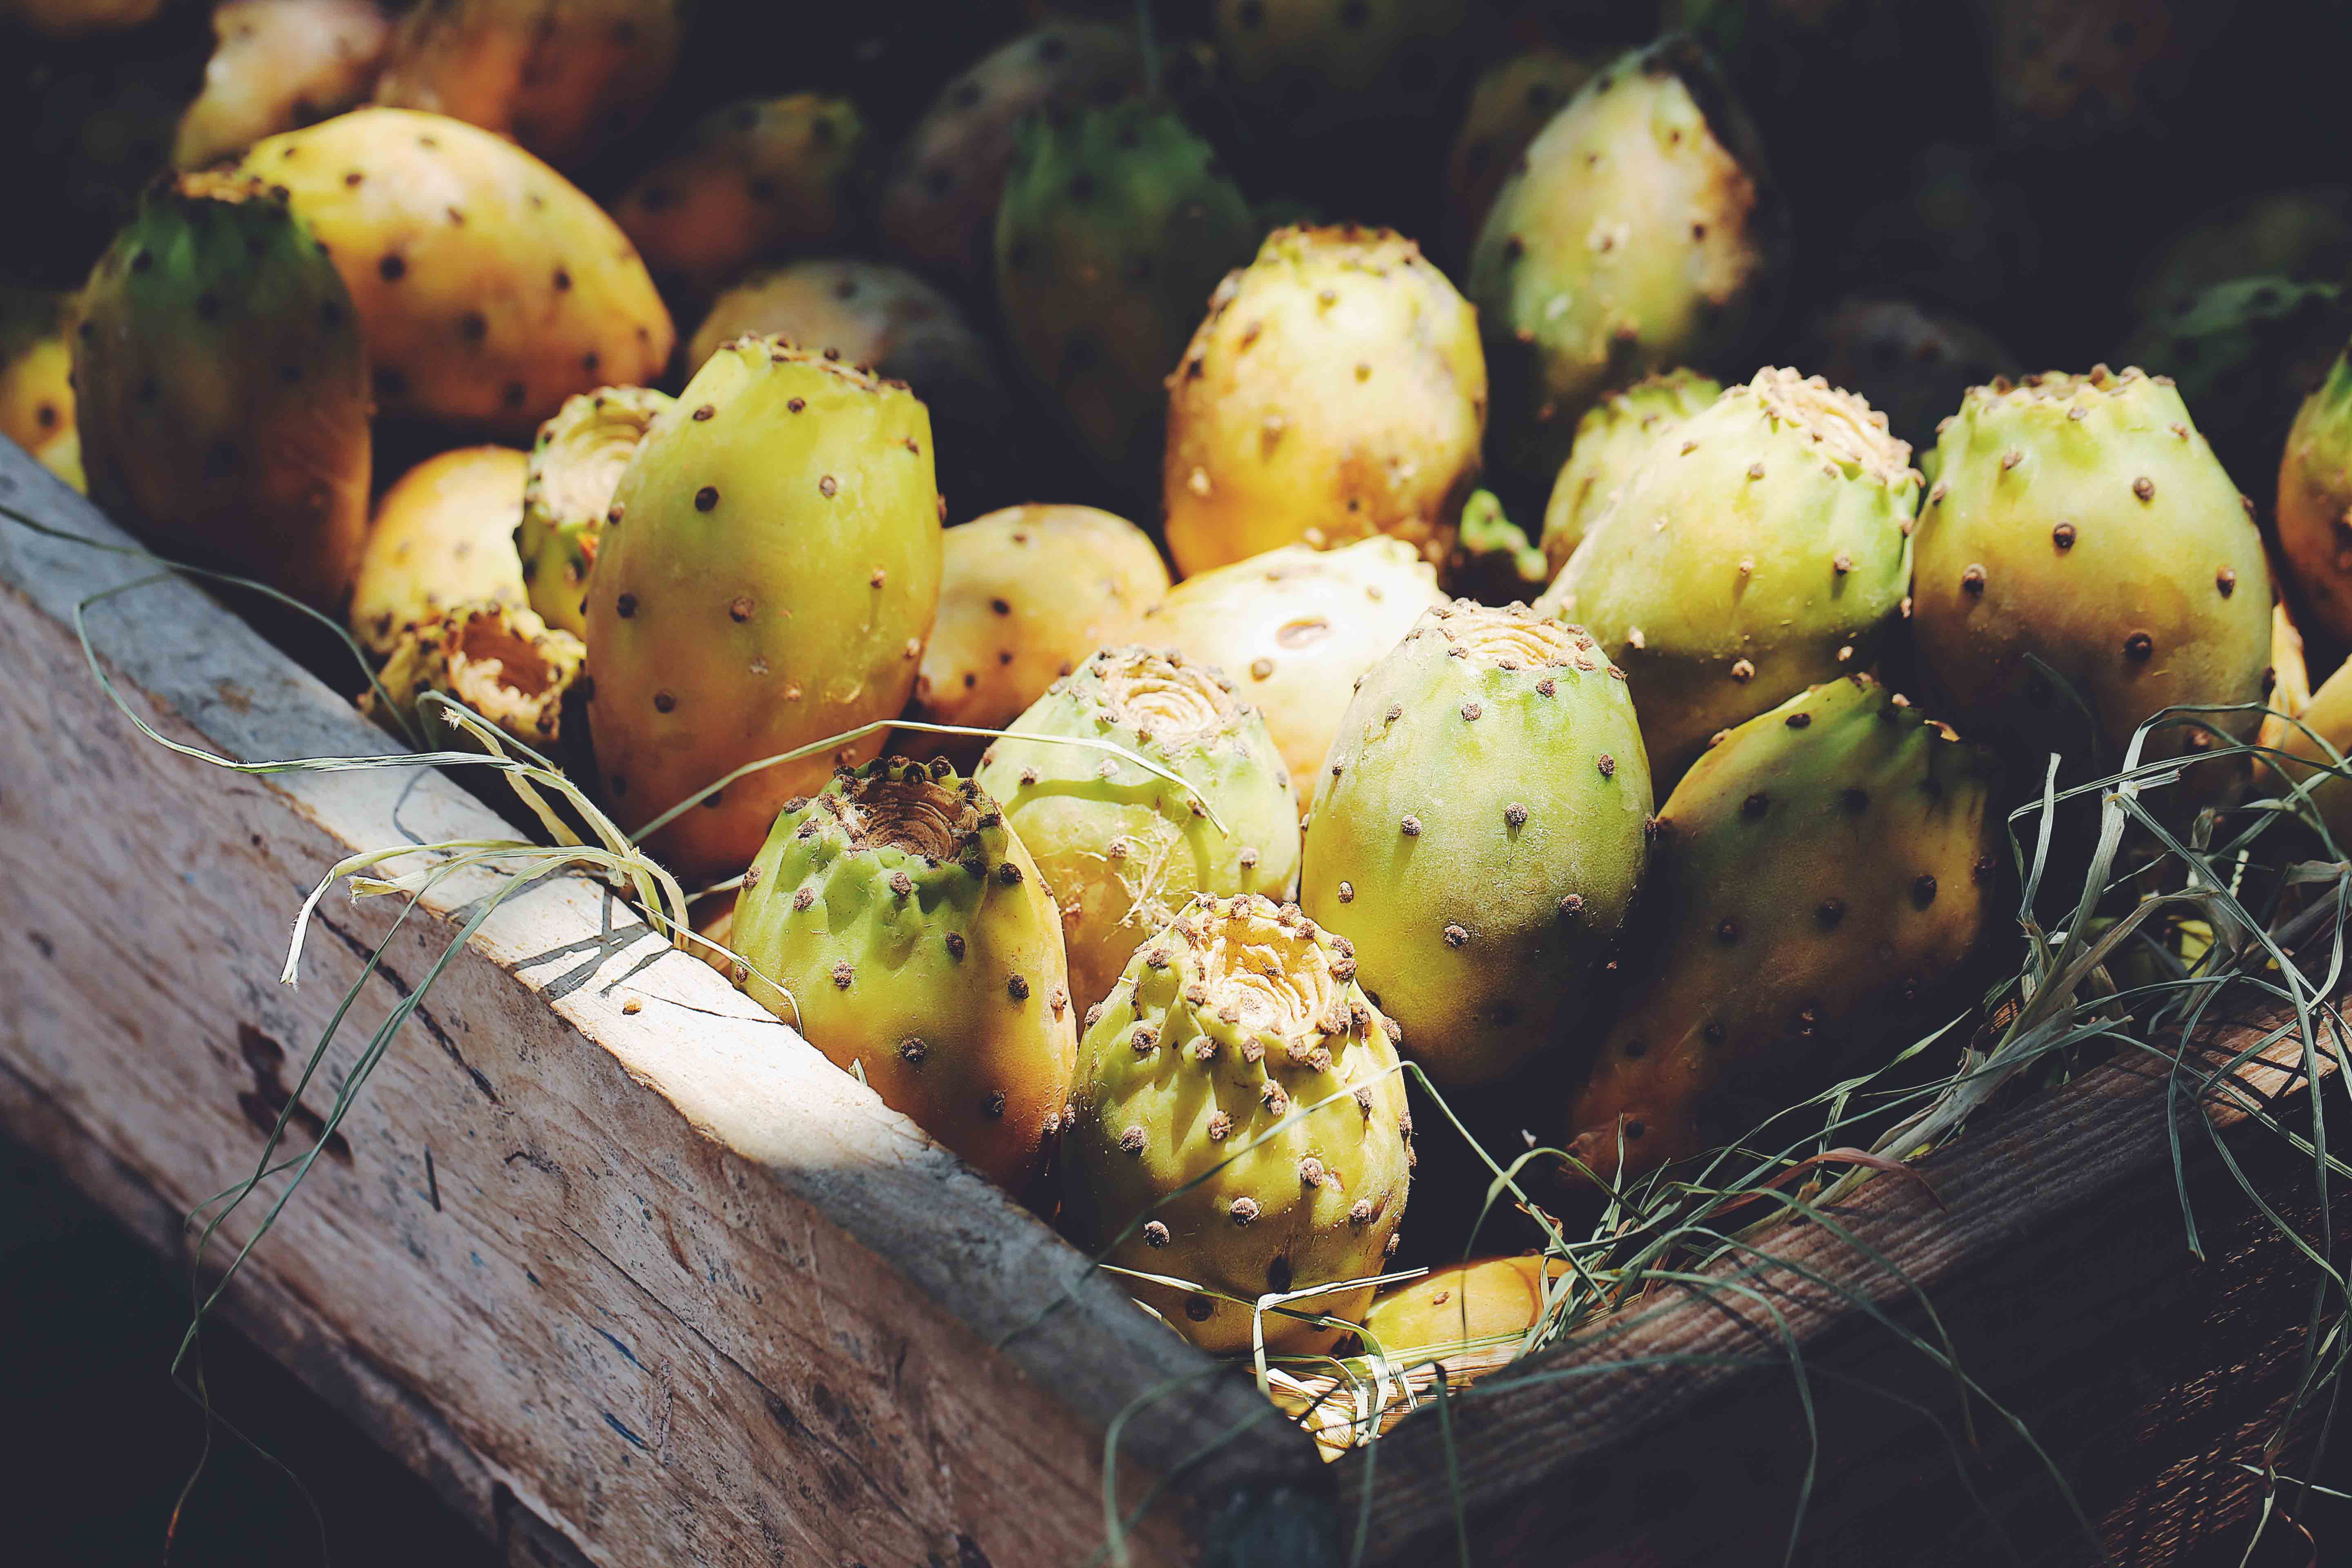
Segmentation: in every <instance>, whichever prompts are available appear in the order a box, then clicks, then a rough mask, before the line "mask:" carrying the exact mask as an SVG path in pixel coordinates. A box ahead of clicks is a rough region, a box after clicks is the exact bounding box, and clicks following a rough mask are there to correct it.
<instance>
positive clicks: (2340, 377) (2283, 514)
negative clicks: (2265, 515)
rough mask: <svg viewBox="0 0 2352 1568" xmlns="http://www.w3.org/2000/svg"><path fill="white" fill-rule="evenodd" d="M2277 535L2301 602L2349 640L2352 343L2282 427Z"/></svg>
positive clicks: (2323, 623)
mask: <svg viewBox="0 0 2352 1568" xmlns="http://www.w3.org/2000/svg"><path fill="white" fill-rule="evenodd" d="M2278 535H2279V550H2280V552H2281V553H2282V554H2284V556H2285V557H2286V570H2287V574H2288V575H2289V576H2290V577H2291V578H2292V580H2293V582H2294V586H2295V588H2296V589H2297V590H2299V593H2298V598H2299V600H2300V602H2301V603H2302V605H2304V607H2305V611H2306V612H2307V613H2308V614H2309V615H2310V616H2311V618H2312V620H2313V621H2314V622H2315V623H2316V624H2318V625H2319V626H2324V627H2326V630H2327V632H2328V634H2329V635H2330V636H2332V637H2335V638H2336V640H2337V641H2339V642H2352V348H2347V349H2346V350H2344V351H2342V352H2340V353H2337V354H2336V360H2335V363H2333V364H2331V365H2330V366H2329V367H2328V371H2327V379H2326V381H2324V382H2322V383H2321V384H2319V387H2318V389H2317V390H2315V392H2313V393H2312V395H2310V396H2309V397H2306V398H2305V399H2304V401H2303V407H2302V408H2301V409H2300V410H2298V411H2297V412H2296V414H2295V416H2294V427H2293V428H2291V429H2290V430H2289V431H2288V432H2287V439H2286V454H2285V456H2284V458H2281V460H2280V462H2279V474H2278Z"/></svg>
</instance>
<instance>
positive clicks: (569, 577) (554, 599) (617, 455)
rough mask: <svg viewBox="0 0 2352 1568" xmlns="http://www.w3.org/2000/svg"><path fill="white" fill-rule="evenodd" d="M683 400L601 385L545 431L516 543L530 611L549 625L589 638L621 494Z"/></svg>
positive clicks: (528, 475)
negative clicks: (640, 454) (658, 425)
mask: <svg viewBox="0 0 2352 1568" xmlns="http://www.w3.org/2000/svg"><path fill="white" fill-rule="evenodd" d="M676 402H677V399H675V398H673V397H671V396H670V395H668V394H667V393H665V392H656V391H654V390H653V389H652V388H651V387H646V386H600V387H598V388H597V389H596V390H595V391H593V392H583V393H580V394H578V395H574V396H572V397H569V398H566V399H565V400H564V403H563V406H562V408H559V409H557V410H556V413H555V417H554V418H552V419H550V420H549V421H548V422H547V423H546V424H544V425H542V426H540V427H539V438H538V439H537V440H535V441H533V442H532V443H531V448H530V468H528V470H526V472H525V475H524V478H523V486H522V521H521V522H520V524H518V525H517V526H516V528H515V536H514V540H515V549H516V551H517V552H518V553H519V554H520V557H521V561H522V580H523V584H524V585H525V586H526V587H527V588H529V589H530V607H531V608H532V609H533V610H534V611H536V612H537V613H538V615H539V616H540V618H541V620H543V621H545V622H546V623H547V624H548V625H549V626H555V627H558V628H560V629H561V630H563V631H567V632H570V633H571V634H572V636H574V637H582V636H584V635H586V633H587V630H588V574H589V573H590V571H591V570H593V568H594V566H595V564H596V543H597V539H598V537H599V535H600V533H601V531H602V530H603V529H604V515H605V512H606V511H607V510H609V509H610V508H611V506H612V504H613V491H614V489H615V488H616V487H618V486H619V484H620V482H621V471H622V470H623V469H625V468H627V467H628V466H629V459H630V458H633V457H635V455H636V451H637V445H638V443H639V442H641V441H643V440H644V439H645V438H646V431H648V430H650V429H652V428H653V423H654V420H655V419H656V417H657V416H660V415H662V414H664V413H667V411H668V410H669V409H670V408H671V407H672V406H673V405H675V404H676Z"/></svg>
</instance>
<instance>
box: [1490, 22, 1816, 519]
mask: <svg viewBox="0 0 2352 1568" xmlns="http://www.w3.org/2000/svg"><path fill="white" fill-rule="evenodd" d="M1786 250H1787V216H1786V214H1785V212H1784V211H1783V209H1782V207H1781V205H1780V200H1779V198H1778V197H1777V195H1775V194H1774V192H1773V190H1772V187H1771V184H1770V176H1769V174H1768V173H1767V172H1766V170H1765V167H1764V161H1763V151H1762V148H1761V147H1760V145H1759V143H1758V142H1757V139H1756V131H1755V127H1754V126H1753V125H1752V124H1751V123H1750V122H1749V121H1748V115H1747V111H1746V110H1744V109H1742V108H1741V107H1740V105H1739V103H1738V100H1737V99H1736V98H1734V97H1733V96H1732V93H1731V89H1729V88H1728V87H1727V86H1726V85H1725V84H1724V82H1723V80H1722V78H1721V77H1720V76H1719V75H1718V74H1717V71H1716V68H1715V67H1714V64H1713V63H1712V62H1711V61H1710V60H1708V58H1706V52H1705V51H1704V50H1703V49H1701V48H1700V47H1698V46H1697V45H1696V44H1695V43H1693V42H1692V41H1691V40H1690V39H1689V38H1688V37H1669V38H1666V39H1664V41H1662V42H1660V43H1657V44H1654V45H1653V46H1651V47H1649V48H1647V49H1643V50H1641V51H1638V52H1637V53H1634V54H1631V55H1627V56H1625V57H1624V58H1622V59H1619V60H1617V61H1615V62H1614V63H1612V65H1610V66H1609V67H1608V68H1605V69H1604V70H1602V71H1601V74H1600V75H1598V76H1596V77H1594V78H1593V79H1591V81H1589V82H1587V83H1585V85H1584V88H1583V90H1581V91H1580V92H1579V93H1578V94H1577V95H1576V97H1575V99H1574V100H1571V101H1570V104H1569V105H1568V107H1567V108H1566V109H1563V110H1560V111H1559V114H1557V115H1555V116H1554V117H1553V118H1552V120H1551V121H1550V123H1549V124H1547V125H1546V126H1545V127H1544V128H1543V130H1542V131H1541V132H1538V133H1537V135H1536V138H1535V140H1534V141H1533V142H1529V143H1528V149H1527V153H1526V155H1525V159H1524V161H1523V163H1522V164H1521V165H1520V167H1519V168H1518V169H1517V171H1516V172H1515V173H1513V174H1511V175H1510V177H1509V178H1508V179H1507V180H1506V181H1505V182H1504V184H1503V188H1502V190H1501V191H1500V192H1498V193H1497V194H1496V197H1495V202H1494V205H1493V206H1492V207H1491V208H1489V209H1488V211H1487V214H1486V224H1485V226H1483V227H1482V228H1481V229H1480V230H1479V233H1478V243H1477V246H1476V247H1475V249H1474V250H1473V252H1472V255H1471V258H1470V282H1469V294H1470V298H1471V300H1473V301H1475V303H1476V305H1477V307H1478V321H1479V327H1480V329H1481V330H1482V331H1484V332H1485V333H1486V362H1487V369H1488V370H1489V371H1490V372H1491V373H1492V374H1493V376H1494V378H1495V437H1496V441H1495V455H1496V458H1497V459H1498V466H1500V467H1503V468H1508V469H1510V470H1512V471H1514V472H1517V473H1519V474H1521V475H1523V476H1525V477H1526V478H1528V479H1535V480H1539V479H1543V478H1546V477H1549V476H1550V475H1552V474H1554V473H1557V472H1558V471H1559V465H1560V463H1561V461H1562V460H1563V459H1564V458H1567V456H1568V450H1569V444H1570V437H1572V436H1573V435H1574V433H1575V430H1576V425H1577V421H1578V420H1579V419H1580V418H1581V417H1582V416H1583V414H1584V411H1585V409H1587V408H1588V407H1590V406H1591V405H1592V404H1593V402H1594V401H1595V400H1597V399H1598V398H1600V397H1601V396H1602V395H1604V394H1606V393H1607V392H1608V391H1609V390H1610V389H1611V388H1612V387H1617V386H1623V385H1625V384H1628V383H1630V382H1633V381H1634V380H1637V379H1639V378H1640V377H1641V376H1643V375H1645V374H1650V373H1651V372H1654V371H1661V370H1664V369H1666V368H1667V367H1668V366H1670V365H1676V364H1705V363H1711V362H1712V361H1714V360H1716V359H1717V358H1719V357H1720V356H1722V355H1724V354H1726V353H1729V352H1730V351H1731V350H1732V349H1733V348H1734V347H1736V346H1737V345H1738V342H1740V341H1741V339H1742V338H1743V337H1745V336H1746V335H1747V334H1748V331H1750V330H1751V329H1752V328H1754V327H1757V326H1759V325H1760V324H1761V318H1762V317H1763V316H1764V314H1765V313H1766V311H1765V307H1766V306H1767V305H1768V304H1769V294H1770V292H1771V290H1772V288H1773V286H1774V285H1775V283H1776V281H1777V275H1778V273H1779V271H1780V267H1781V264H1782V262H1783V261H1784V259H1785V252H1786Z"/></svg>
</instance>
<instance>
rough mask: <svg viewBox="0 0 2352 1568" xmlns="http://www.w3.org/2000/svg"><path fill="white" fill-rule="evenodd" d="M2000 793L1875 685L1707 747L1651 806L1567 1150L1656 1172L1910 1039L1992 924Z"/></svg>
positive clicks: (1804, 703) (1974, 751)
mask: <svg viewBox="0 0 2352 1568" xmlns="http://www.w3.org/2000/svg"><path fill="white" fill-rule="evenodd" d="M1992 788H1993V777H1992V769H1991V765H1990V761H1989V758H1988V756H1987V754H1986V753H1985V752H1982V751H1981V750H1980V749H1979V748H1977V747H1974V746H1971V745H1968V744H1966V743H1963V742H1961V741H1959V739H1958V737H1957V736H1955V735H1954V734H1953V733H1952V731H1951V730H1950V729H1949V728H1948V727H1947V726H1945V725H1942V724H1939V723H1937V722H1935V721H1930V720H1927V719H1926V718H1923V717H1921V715H1920V714H1919V711H1918V710H1916V709H1915V708H1913V707H1911V706H1910V705H1908V704H1907V703H1906V702H1905V701H1904V700H1903V699H1902V698H1901V697H1899V696H1895V695H1893V694H1891V693H1889V692H1888V691H1887V690H1886V689H1885V688H1884V687H1882V686H1880V685H1879V684H1878V683H1877V682H1876V681H1875V680H1873V679H1871V678H1870V677H1869V676H1867V675H1853V676H1848V677H1846V678H1844V679H1839V680H1832V681H1830V682H1827V683H1826V684H1823V685H1821V686H1817V687H1815V688H1813V689H1811V691H1807V692H1801V693H1800V694H1799V695H1797V696H1795V697H1792V698H1790V700H1788V701H1786V702H1784V703H1782V704H1781V705H1780V707H1778V708H1775V709H1773V710H1771V711H1770V712H1769V713H1765V714H1761V715H1759V716H1758V717H1756V718H1754V719H1751V720H1749V721H1747V722H1746V723H1744V724H1742V725H1740V726H1739V727H1738V728H1737V729H1735V730H1733V731H1731V733H1730V734H1729V735H1728V736H1727V737H1726V738H1725V739H1724V740H1723V741H1722V742H1719V743H1717V745H1716V746H1715V747H1714V748H1713V749H1711V750H1710V751H1708V752H1707V753H1706V755H1705V756H1703V757H1701V758H1700V759H1699V760H1698V761H1697V762H1696V763H1695V764H1693V765H1692V768H1691V770H1690V772H1689V773H1686V774H1685V775H1684V777H1683V780H1682V782H1681V783H1680V784H1676V785H1675V789H1674V793H1673V794H1672V795H1669V796H1667V798H1666V804H1665V805H1664V807H1662V808H1661V809H1660V811H1659V813H1658V833H1657V845H1656V847H1655V849H1654V853H1653V857H1652V867H1651V873H1650V881H1649V886H1648V889H1647V890H1646V892H1645V894H1644V896H1643V908H1642V914H1641V916H1640V919H1639V921H1637V925H1636V929H1635V931H1634V932H1633V936H1632V937H1631V939H1630V940H1629V942H1628V943H1627V951H1628V952H1630V953H1633V954H1634V955H1636V956H1635V959H1634V963H1633V973H1631V974H1630V975H1629V976H1628V989H1627V993H1626V996H1625V1000H1624V1003H1623V1005H1622V1008H1621V1010H1620V1011H1619V1013H1618V1016H1617V1019H1616V1022H1615V1023H1614V1024H1613V1025H1612V1027H1611V1028H1610V1031H1609V1035H1608V1037H1607V1038H1606V1039H1605V1040H1604V1041H1603V1042H1602V1044H1601V1048H1600V1052H1599V1055H1598V1056H1597V1058H1595V1059H1594V1061H1593V1063H1592V1066H1591V1072H1590V1074H1589V1076H1588V1077H1587V1079H1586V1080H1585V1082H1584V1084H1583V1086H1582V1087H1581V1088H1580V1089H1579V1090H1578V1091H1577V1094H1576V1097H1575V1102H1574V1105H1573V1107H1572V1108H1571V1110H1570V1115H1569V1126H1568V1133H1569V1138H1570V1142H1569V1145H1568V1147H1569V1150H1570V1152H1571V1153H1573V1154H1574V1155H1575V1156H1576V1157H1577V1158H1578V1159H1580V1160H1581V1161H1582V1162H1583V1163H1584V1164H1585V1165H1586V1166H1587V1167H1589V1168H1590V1169H1591V1171H1592V1172H1593V1173H1595V1174H1596V1175H1598V1176H1599V1177H1600V1178H1601V1180H1602V1181H1604V1182H1607V1181H1610V1180H1612V1179H1613V1178H1615V1177H1619V1176H1632V1175H1635V1174H1638V1173H1642V1172H1644V1171H1649V1170H1654V1169H1655V1168H1656V1167H1658V1166H1660V1165H1662V1164H1664V1163H1668V1162H1669V1161H1673V1160H1679V1159H1684V1158H1686V1157H1688V1156H1691V1155H1694V1154H1697V1153H1700V1152H1703V1151H1705V1150H1707V1149H1709V1148H1713V1147H1716V1146H1717V1145H1719V1144H1721V1143H1723V1142H1727V1141H1728V1140H1730V1139H1733V1138H1737V1137H1738V1136H1740V1135H1742V1134H1744V1133H1745V1132H1747V1131H1748V1129H1749V1128H1750V1127H1752V1126H1754V1125H1755V1124H1756V1123H1757V1122H1758V1121H1761V1120H1762V1119H1763V1118H1764V1117H1765V1116H1768V1115H1770V1114H1772V1113H1773V1112H1775V1111H1778V1110H1780V1109H1781V1108H1783V1107H1784V1106H1786V1105H1788V1104H1789V1103H1790V1101H1791V1100H1794V1099H1797V1098H1800V1097H1801V1096H1803V1095H1806V1094H1810V1093H1811V1092H1813V1091H1815V1090H1817V1089H1822V1088H1825V1087H1826V1086H1827V1085H1828V1084H1829V1083H1830V1082H1832V1080H1833V1079H1835V1078H1836V1076H1837V1075H1838V1074H1839V1073H1841V1072H1843V1071H1848V1070H1855V1069H1858V1068H1860V1067H1862V1066H1864V1065H1868V1064H1869V1063H1870V1062H1871V1061H1872V1060H1873V1059H1874V1057H1875V1056H1876V1055H1878V1054H1879V1053H1881V1052H1882V1051H1883V1050H1884V1049H1885V1047H1887V1046H1889V1045H1891V1044H1893V1043H1895V1042H1896V1041H1897V1040H1906V1042H1907V1037H1904V1036H1901V1035H1900V1034H1899V1033H1898V1031H1900V1030H1901V1029H1902V1028H1903V1027H1904V1026H1906V1023H1907V1022H1908V1021H1909V1020H1910V1019H1911V1018H1912V1017H1913V1016H1916V1012H1917V1008H1916V1004H1918V1003H1921V1002H1925V1001H1928V1000H1931V999H1932V997H1933V994H1934V992H1935V991H1936V990H1937V987H1938V986H1939V985H1940V984H1941V983H1942V982H1944V981H1945V980H1946V979H1948V977H1949V976H1950V975H1952V974H1953V973H1954V972H1955V971H1956V970H1958V967H1959V966H1960V964H1961V963H1962V961H1963V960H1964V959H1965V958H1966V957H1967V956H1968V954H1969V952H1970V950H1971V949H1972V948H1973V947H1974V946H1975V944H1976V942H1978V940H1979V936H1980V935H1981V933H1982V932H1983V931H1984V929H1985V918H1986V912H1987V900H1988V891H1989V888H1988V885H1989V884H1990V881H1991V879H1992V876H1993V872H1994V869H1995V866H1996V862H1995V861H1994V859H1993V858H1992V849H1993V845H1994V831H1995V824H1994V821H1993V819H1992V818H1991V816H1989V807H1990V801H1991V795H1992ZM1792 1136H1793V1134H1792ZM1767 1142H1770V1140H1769V1139H1768V1140H1767ZM1782 1142H1786V1140H1782ZM1621 1143H1622V1147H1623V1152H1624V1157H1623V1162H1622V1165H1621V1163H1620V1162H1619V1158H1618V1151H1619V1147H1620V1144H1621Z"/></svg>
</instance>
